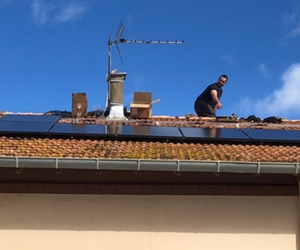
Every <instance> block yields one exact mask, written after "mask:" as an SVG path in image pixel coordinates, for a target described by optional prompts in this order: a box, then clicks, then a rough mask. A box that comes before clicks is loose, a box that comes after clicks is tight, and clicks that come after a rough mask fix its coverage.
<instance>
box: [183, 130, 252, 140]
mask: <svg viewBox="0 0 300 250" xmlns="http://www.w3.org/2000/svg"><path fill="white" fill-rule="evenodd" d="M180 130H181V131H182V133H183V135H184V137H185V138H186V139H193V140H194V139H218V140H220V139H222V140H247V139H249V137H247V136H246V135H245V134H244V133H243V132H241V131H240V130H239V129H230V128H180Z"/></svg>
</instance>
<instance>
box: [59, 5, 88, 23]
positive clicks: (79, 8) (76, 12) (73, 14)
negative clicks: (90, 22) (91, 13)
mask: <svg viewBox="0 0 300 250" xmlns="http://www.w3.org/2000/svg"><path fill="white" fill-rule="evenodd" d="M86 10H87V7H86V6H84V5H83V4H78V3H72V2H70V3H69V4H68V5H67V6H65V7H63V8H61V9H60V10H59V13H58V14H57V15H56V16H55V20H56V21H57V22H67V21H69V20H72V19H74V18H77V17H81V16H82V14H83V13H84V12H85V11H86Z"/></svg>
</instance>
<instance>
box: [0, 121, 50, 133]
mask: <svg viewBox="0 0 300 250" xmlns="http://www.w3.org/2000/svg"><path fill="white" fill-rule="evenodd" d="M51 126H52V123H49V122H47V123H46V122H44V123H42V122H0V133H11V134H20V133H26V134H27V133H30V134H36V133H39V134H40V133H47V132H48V131H49V129H50V128H51Z"/></svg>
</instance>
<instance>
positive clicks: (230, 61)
mask: <svg viewBox="0 0 300 250" xmlns="http://www.w3.org/2000/svg"><path fill="white" fill-rule="evenodd" d="M220 60H221V61H223V62H225V63H227V64H229V65H236V64H237V62H236V60H235V59H234V57H233V56H232V55H221V56H220Z"/></svg>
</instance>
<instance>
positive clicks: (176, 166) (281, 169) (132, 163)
mask: <svg viewBox="0 0 300 250" xmlns="http://www.w3.org/2000/svg"><path fill="white" fill-rule="evenodd" d="M0 168H16V169H23V168H39V169H59V170H60V169H85V170H128V171H171V172H210V173H241V174H242V173H248V174H249V173H250V174H293V175H298V174H299V163H297V162H295V163H290V162H286V163H285V162H233V161H192V160H141V159H99V158H89V159H83V158H54V157H53V158H51V157H47V158H46V157H34V158H33V157H0Z"/></svg>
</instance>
